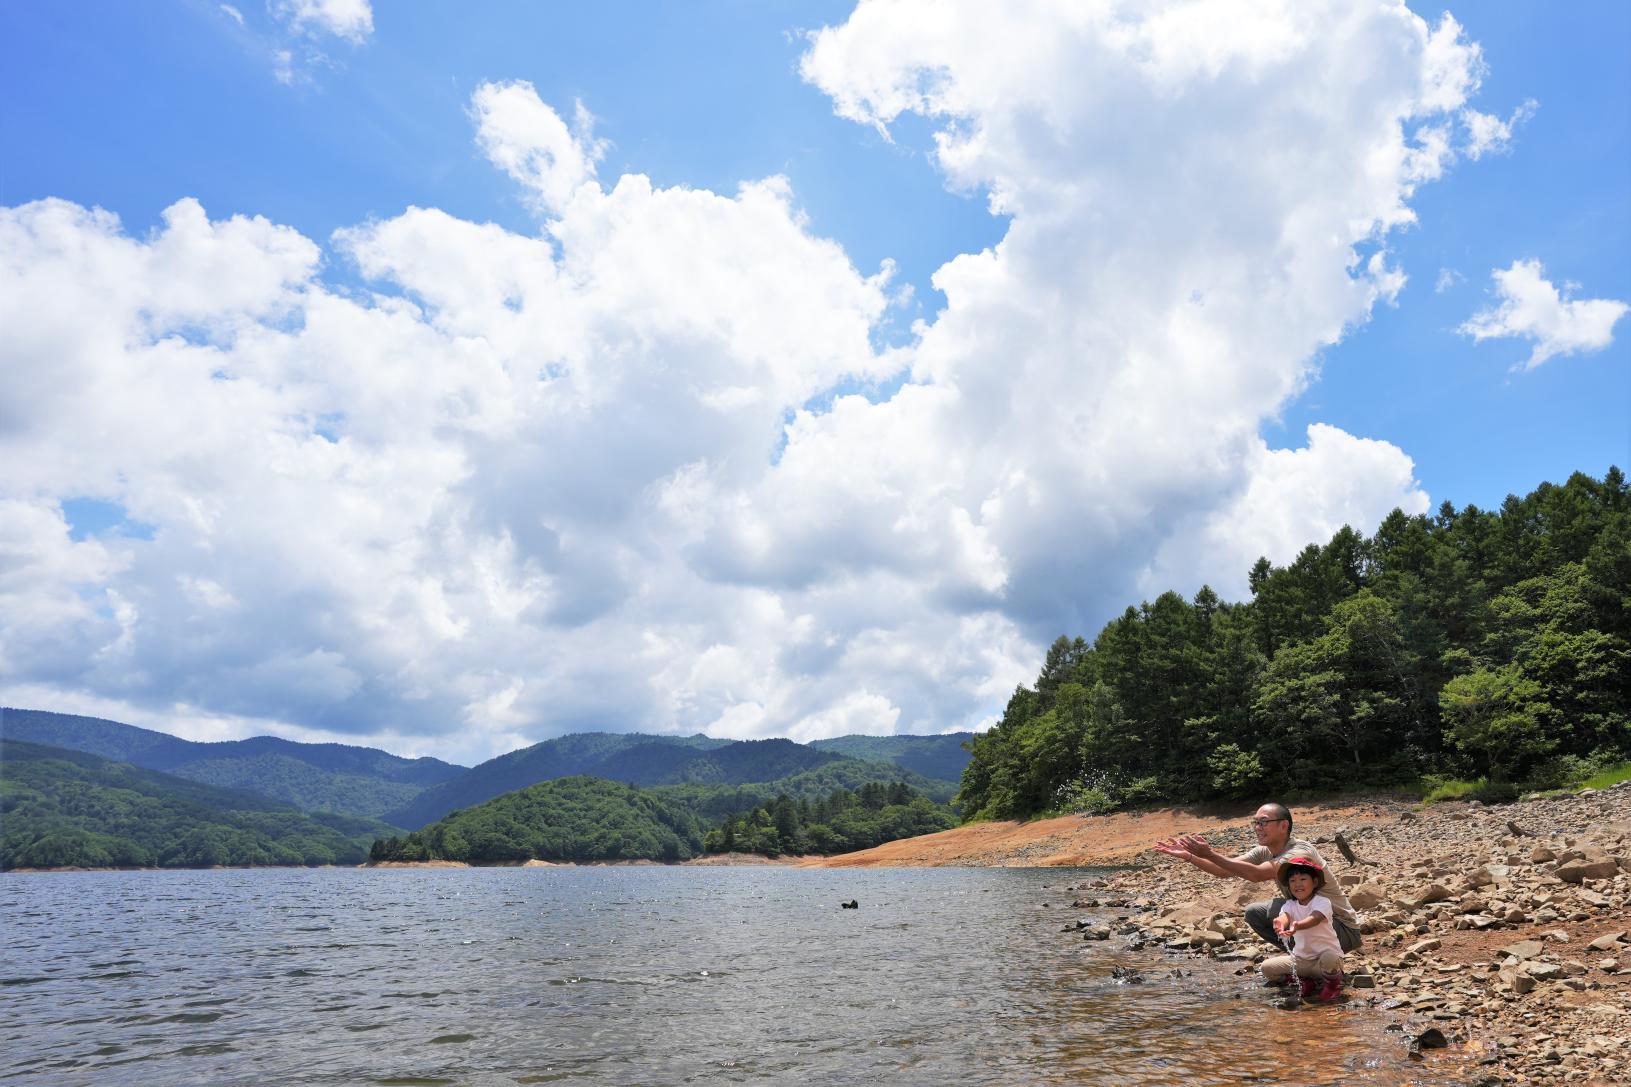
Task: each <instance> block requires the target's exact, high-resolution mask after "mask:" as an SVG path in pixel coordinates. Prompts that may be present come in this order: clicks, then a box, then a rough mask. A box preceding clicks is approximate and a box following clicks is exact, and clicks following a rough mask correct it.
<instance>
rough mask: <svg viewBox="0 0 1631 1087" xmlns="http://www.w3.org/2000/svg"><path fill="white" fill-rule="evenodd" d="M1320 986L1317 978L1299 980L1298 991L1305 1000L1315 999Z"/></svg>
mask: <svg viewBox="0 0 1631 1087" xmlns="http://www.w3.org/2000/svg"><path fill="white" fill-rule="evenodd" d="M1319 984H1320V983H1319V981H1318V979H1316V978H1298V979H1297V989H1298V991H1299V992H1301V993H1302V998H1303V999H1304V1000H1312V999H1314V991H1315V990H1316V989H1317V988H1318V987H1319Z"/></svg>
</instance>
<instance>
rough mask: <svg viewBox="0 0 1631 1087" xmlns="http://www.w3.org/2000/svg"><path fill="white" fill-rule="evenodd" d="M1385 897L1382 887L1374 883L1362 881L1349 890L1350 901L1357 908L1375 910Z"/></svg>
mask: <svg viewBox="0 0 1631 1087" xmlns="http://www.w3.org/2000/svg"><path fill="white" fill-rule="evenodd" d="M1385 898H1386V894H1385V893H1384V892H1383V890H1382V888H1381V887H1378V886H1377V885H1376V884H1374V883H1361V884H1359V885H1358V886H1356V887H1354V888H1353V889H1352V890H1350V891H1349V892H1348V902H1349V904H1351V905H1352V906H1353V908H1354V909H1356V910H1373V909H1375V908H1376V907H1377V906H1380V905H1381V904H1382V902H1383V900H1384V899H1385Z"/></svg>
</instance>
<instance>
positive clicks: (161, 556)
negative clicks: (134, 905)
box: [0, 0, 1481, 759]
mask: <svg viewBox="0 0 1631 1087" xmlns="http://www.w3.org/2000/svg"><path fill="white" fill-rule="evenodd" d="M1480 71H1481V60H1480V58H1479V55H1478V51H1477V48H1476V46H1473V45H1471V44H1470V43H1467V42H1466V41H1465V40H1464V38H1463V37H1462V36H1461V34H1460V30H1459V27H1457V26H1456V24H1455V23H1454V22H1453V20H1450V19H1449V18H1448V17H1445V18H1444V19H1442V20H1441V21H1440V22H1438V23H1437V24H1436V25H1429V24H1428V23H1426V22H1424V21H1423V20H1421V19H1419V18H1417V17H1415V16H1414V15H1412V14H1411V13H1410V12H1409V11H1407V10H1406V9H1405V8H1404V7H1403V6H1402V5H1398V4H1394V3H1375V4H1354V3H1351V2H1348V0H1341V2H1338V0H1331V2H1329V3H1314V2H1299V3H1294V4H1292V3H1288V4H1278V5H1276V4H1261V3H1255V2H1254V3H1245V2H1242V3H1236V4H1219V3H1188V2H1185V3H1180V2H1172V3H1164V4H1151V5H1148V6H1141V7H1137V8H1120V7H1111V6H1098V5H1078V4H1057V5H1047V4H1038V5H1030V6H1024V7H1022V6H1019V5H990V4H984V3H972V2H971V3H928V2H923V3H911V2H903V3H893V4H874V3H863V4H862V5H860V6H859V7H858V8H857V9H856V11H855V12H854V14H853V15H852V16H851V18H850V19H849V20H847V21H846V22H845V23H844V24H843V25H841V26H837V27H832V28H829V29H826V30H823V31H821V32H819V33H817V34H815V35H814V36H813V37H812V38H811V39H810V43H809V50H808V53H807V55H806V57H805V61H804V65H803V73H804V75H805V77H806V78H807V79H808V80H810V81H811V82H812V83H813V84H815V85H816V86H817V87H819V88H820V89H821V90H822V91H824V92H825V93H827V94H828V95H829V96H830V97H831V99H832V101H833V104H834V109H835V111H836V112H837V113H838V114H839V115H840V116H842V117H846V118H851V119H853V120H856V121H859V122H862V123H865V124H868V125H875V126H879V127H881V128H883V129H884V130H885V131H888V130H889V127H890V126H892V125H895V124H896V123H897V121H898V119H899V118H900V117H901V115H902V114H903V113H907V112H914V113H917V114H920V115H921V116H922V117H923V118H925V119H927V121H928V122H929V123H930V124H931V125H932V126H933V127H934V128H935V130H936V132H937V136H936V143H935V147H936V152H935V160H934V161H935V164H936V166H937V168H938V169H939V170H940V171H941V173H942V175H943V177H942V180H943V181H944V183H946V184H949V185H951V186H952V187H954V188H956V189H958V190H959V191H967V192H970V193H980V194H983V196H984V198H985V199H987V200H988V202H989V204H990V206H991V207H992V208H993V209H994V210H996V211H998V212H1000V213H1002V214H1004V215H1007V216H1009V217H1010V219H1009V222H1008V229H1007V232H1006V235H1005V236H1004V238H1003V239H1002V240H1001V242H1000V243H999V244H997V245H995V246H993V247H992V248H990V249H987V250H985V251H982V252H978V253H966V254H963V255H961V256H959V257H957V258H956V259H954V260H952V261H950V262H948V263H947V264H945V265H944V266H943V267H941V268H940V269H939V270H938V271H937V272H936V273H935V274H934V284H935V286H936V287H937V289H938V290H939V291H941V292H942V293H943V294H944V296H945V299H946V303H945V308H944V309H943V310H942V311H941V312H940V313H938V314H936V315H935V316H934V318H933V319H932V320H929V321H925V322H922V323H921V324H919V325H918V326H917V327H916V329H915V330H914V336H913V338H912V340H911V341H910V342H909V343H907V344H905V345H903V346H899V347H894V348H889V349H882V348H878V347H876V346H875V342H874V339H875V334H876V332H877V330H878V329H879V327H880V325H881V323H882V322H883V321H884V320H885V319H886V312H887V310H888V308H889V306H890V304H891V296H892V294H893V293H894V288H893V287H892V286H891V283H890V275H891V266H889V265H887V264H886V265H885V266H883V267H881V268H877V269H860V268H857V267H855V265H854V263H853V262H852V261H851V260H850V258H849V256H848V254H847V253H846V252H845V251H844V249H843V248H842V247H841V246H839V245H838V244H836V243H835V242H833V241H831V240H829V239H826V238H824V237H822V236H821V235H820V233H819V230H818V229H817V227H816V226H814V225H812V224H811V223H810V222H809V221H807V219H806V218H805V217H804V215H803V214H802V213H801V211H800V210H799V206H798V201H797V194H796V192H795V190H794V188H793V185H792V183H791V182H789V181H788V180H787V179H785V178H781V177H770V178H760V179H748V180H745V181H744V182H743V183H742V184H741V185H740V186H739V187H738V188H737V189H736V191H735V192H730V193H716V192H711V191H708V190H705V189H696V188H686V187H674V188H662V187H659V186H656V185H653V184H652V182H651V181H650V180H649V179H648V178H646V177H644V176H641V175H639V174H625V175H623V176H619V177H615V178H612V177H604V178H603V177H601V176H600V171H599V163H600V161H601V155H602V152H601V148H602V144H601V143H600V142H599V141H598V139H597V137H596V136H595V134H594V132H593V125H592V119H591V118H590V116H589V114H588V111H587V110H585V109H583V108H581V107H580V108H578V109H577V110H576V111H575V113H574V116H573V118H572V120H571V121H570V122H568V121H567V120H565V119H563V117H562V116H561V115H560V114H559V113H558V112H557V110H556V109H555V108H554V107H552V106H551V105H550V104H547V103H544V102H542V101H541V100H539V98H538V96H537V93H536V91H535V90H534V88H532V87H531V86H529V85H527V84H525V83H489V84H484V85H483V86H482V87H481V88H480V89H479V90H478V91H477V92H476V94H475V96H474V97H473V99H472V102H471V106H470V109H471V114H472V118H473V121H474V125H475V137H476V141H477V145H478V146H479V147H480V148H481V150H482V151H483V152H484V153H485V154H486V155H487V156H488V157H489V158H490V159H491V160H492V162H493V163H494V164H495V166H497V167H498V168H499V169H501V170H503V171H504V172H505V173H507V174H508V175H509V176H511V177H512V178H513V179H514V180H515V181H516V183H517V184H518V185H519V186H520V188H521V189H522V191H523V193H524V195H526V197H527V198H528V199H530V200H532V201H533V202H534V204H535V206H536V208H537V210H538V212H539V214H540V219H539V223H540V226H539V228H538V232H537V233H536V234H524V233H516V232H511V231H508V230H505V229H503V228H501V227H498V226H495V225H492V224H482V223H474V222H469V221H465V220H462V219H459V218H457V217H455V216H452V215H450V214H448V213H446V212H444V211H441V210H438V209H435V208H409V209H407V210H405V211H404V212H402V213H401V214H400V215H397V216H394V217H391V218H386V219H382V220H378V221H370V222H367V223H364V224H360V225H357V226H355V227H352V228H350V229H347V230H342V231H340V232H338V233H337V234H336V235H335V236H334V237H332V238H330V239H321V240H316V241H314V240H312V239H307V238H304V237H302V236H301V235H300V234H298V233H297V232H295V231H292V230H290V229H288V228H287V227H281V226H278V225H276V224H273V223H270V222H267V221H266V220H264V219H260V218H255V217H232V218H227V219H213V220H212V219H210V218H209V217H208V215H207V213H206V209H204V208H203V207H201V206H200V205H199V204H198V203H197V202H195V201H192V200H189V199H181V200H178V202H177V203H176V204H175V205H174V206H173V207H172V208H170V209H169V211H167V212H166V214H165V219H164V223H163V225H162V226H161V228H160V229H159V230H157V231H155V232H154V233H152V234H151V235H149V236H145V237H133V236H131V235H130V234H129V233H128V232H126V231H125V230H124V228H123V227H122V226H121V224H120V223H119V222H118V220H117V219H116V218H114V217H113V216H111V215H109V214H107V213H105V212H101V211H97V210H95V209H89V208H85V207H80V206H77V205H74V204H70V203H67V202H65V201H60V200H46V201H41V202H36V203H32V204H27V205H24V206H22V207H18V208H10V209H0V326H3V327H5V328H6V329H7V336H6V337H5V338H4V340H3V341H0V503H4V504H7V505H6V508H7V509H15V510H19V511H22V512H21V513H19V515H18V518H17V519H15V520H14V521H13V523H12V524H11V525H9V526H7V527H6V528H5V530H4V531H5V532H6V533H8V534H7V535H5V536H3V537H0V562H3V563H5V564H7V565H5V566H4V567H0V594H4V596H3V599H0V700H4V701H11V702H13V703H16V702H18V701H26V704H32V705H55V706H58V707H70V706H82V707H83V706H94V707H99V708H100V709H101V712H110V708H111V709H118V708H120V707H123V709H122V710H121V712H113V713H111V715H113V716H121V715H122V716H124V717H125V718H126V719H131V720H136V721H139V722H148V721H154V720H160V721H165V722H169V723H170V725H171V727H175V728H177V729H180V730H183V731H185V730H189V729H190V730H191V731H192V732H193V733H194V734H200V735H204V734H207V735H218V734H220V732H222V731H223V730H225V731H232V730H233V729H239V730H241V731H247V730H249V729H251V728H253V729H254V730H256V731H265V730H267V729H274V730H281V731H283V732H284V733H285V734H288V735H298V736H310V737H322V738H329V737H333V736H337V735H345V736H348V737H351V738H353V740H363V741H367V742H375V743H380V744H382V745H384V746H387V747H391V748H392V749H395V750H405V751H413V752H429V753H435V754H441V755H443V756H447V757H453V758H459V759H476V758H481V757H485V756H486V755H489V754H493V753H496V752H497V751H500V750H505V749H507V748H509V747H512V746H514V745H515V744H516V743H518V742H519V741H521V740H523V739H539V738H543V737H545V736H549V735H555V734H559V733H561V732H566V731H572V730H581V729H594V728H611V729H633V728H639V729H645V730H666V729H674V730H684V731H692V730H697V729H702V730H706V731H709V732H712V733H715V734H719V735H732V736H762V735H792V736H795V737H804V738H813V737H817V736H824V735H833V734H836V733H839V732H844V731H879V732H883V731H901V732H931V731H943V730H947V729H954V728H959V727H970V726H973V725H977V724H980V723H981V722H983V721H985V720H988V719H989V718H990V716H991V715H992V714H993V713H995V712H997V711H999V710H1000V708H1001V705H1002V703H1003V701H1004V700H1005V699H1006V697H1007V695H1008V694H1009V692H1011V691H1012V689H1013V687H1014V685H1015V684H1016V683H1018V682H1021V681H1024V680H1028V679H1030V678H1031V677H1033V676H1034V674H1035V670H1036V667H1037V664H1038V661H1039V659H1040V653H1041V648H1042V647H1043V646H1045V645H1046V643H1047V642H1048V641H1050V640H1051V639H1052V638H1053V637H1054V636H1055V635H1057V634H1059V633H1066V632H1068V633H1073V634H1074V633H1080V634H1084V635H1087V636H1092V635H1093V634H1095V633H1096V632H1097V628H1098V625H1099V624H1100V623H1102V622H1103V621H1104V619H1105V618H1107V617H1108V616H1109V615H1111V614H1114V613H1116V612H1119V611H1120V609H1121V608H1122V607H1124V606H1125V605H1126V604H1128V603H1130V602H1133V601H1135V600H1136V599H1137V596H1138V594H1140V593H1150V592H1155V591H1159V590H1161V589H1164V588H1167V587H1174V588H1180V589H1184V590H1186V591H1189V590H1192V589H1193V588H1194V587H1196V586H1198V584H1199V583H1200V582H1201V581H1203V580H1205V581H1211V582H1212V583H1213V584H1214V585H1218V586H1220V587H1228V586H1231V585H1235V584H1238V581H1239V580H1240V579H1241V578H1243V577H1244V574H1245V570H1246V568H1247V567H1248V566H1249V564H1250V562H1251V560H1252V559H1254V558H1255V557H1256V556H1257V555H1259V554H1265V553H1266V554H1269V555H1270V556H1271V557H1274V558H1277V559H1278V558H1289V557H1290V555H1291V554H1293V553H1294V552H1295V550H1296V549H1297V548H1298V547H1300V546H1301V545H1302V544H1304V543H1306V542H1308V541H1310V540H1315V539H1320V538H1322V537H1324V536H1327V535H1329V532H1330V531H1331V529H1332V528H1333V527H1335V526H1336V525H1338V524H1340V523H1343V522H1347V523H1352V524H1355V525H1357V526H1360V527H1368V526H1369V525H1371V524H1373V523H1374V522H1375V521H1376V520H1378V519H1379V518H1380V517H1381V516H1383V515H1384V514H1385V513H1386V512H1387V511H1388V510H1390V509H1391V508H1393V507H1394V506H1395V505H1404V506H1405V507H1406V508H1409V509H1419V508H1422V507H1423V505H1424V503H1425V496H1424V495H1422V493H1421V491H1420V488H1419V487H1418V486H1417V485H1416V484H1415V483H1414V481H1413V479H1412V468H1411V464H1410V461H1409V458H1408V456H1407V455H1406V454H1405V453H1404V452H1403V451H1401V450H1399V449H1397V448H1395V447H1393V446H1391V445H1388V444H1387V443H1385V442H1378V441H1373V440H1369V439H1366V438H1364V437H1363V436H1356V435H1349V434H1347V433H1344V432H1343V431H1340V430H1337V429H1335V428H1331V427H1320V426H1316V427H1314V428H1311V429H1310V431H1309V434H1308V441H1307V444H1306V445H1305V446H1304V447H1302V448H1298V449H1286V450H1273V449H1269V448H1268V447H1267V446H1266V445H1265V444H1264V442H1263V440H1262V438H1261V437H1260V431H1261V428H1262V426H1263V424H1264V423H1265V421H1266V420H1270V419H1273V418H1275V417H1276V415H1277V413H1278V412H1279V411H1280V409H1281V408H1282V407H1283V406H1284V405H1285V404H1286V402H1287V401H1288V400H1289V398H1291V397H1293V396H1295V395H1296V394H1297V393H1298V392H1299V391H1301V390H1302V389H1303V388H1305V387H1306V385H1307V383H1308V382H1309V381H1311V380H1312V379H1313V378H1314V376H1315V375H1316V370H1315V366H1316V363H1315V360H1316V359H1317V357H1318V353H1319V351H1320V350H1321V349H1322V348H1323V347H1325V346H1327V345H1329V344H1332V343H1334V342H1336V341H1338V340H1339V339H1341V338H1342V337H1343V336H1345V335H1347V334H1348V333H1349V332H1350V331H1351V330H1352V329H1353V328H1355V327H1356V326H1358V325H1360V324H1362V323H1363V322H1364V321H1366V320H1367V319H1368V317H1369V315H1370V312H1371V310H1372V308H1373V307H1374V306H1375V304H1376V303H1377V302H1379V301H1386V300H1389V299H1391V298H1393V297H1395V296H1396V295H1397V293H1398V291H1399V289H1400V287H1401V285H1402V283H1403V277H1402V274H1401V273H1400V272H1399V271H1398V270H1397V268H1396V267H1395V266H1394V265H1393V264H1392V263H1391V262H1390V260H1389V258H1388V255H1387V249H1386V247H1387V240H1388V236H1389V232H1390V231H1392V230H1393V229H1395V228H1397V227H1400V226H1403V225H1406V224H1408V223H1410V222H1411V221H1412V220H1413V217H1414V212H1413V211H1412V210H1411V208H1410V199H1411V197H1412V195H1413V194H1414V192H1415V191H1416V189H1417V188H1418V187H1419V186H1420V185H1422V184H1424V183H1427V182H1428V181H1430V180H1431V179H1432V178H1433V177H1435V176H1438V174H1439V173H1441V172H1442V171H1443V169H1444V168H1445V167H1446V166H1447V165H1448V164H1449V163H1450V162H1451V161H1453V159H1454V158H1455V156H1456V154H1457V152H1456V151H1455V150H1454V148H1453V146H1452V141H1451V140H1450V138H1449V135H1448V133H1449V132H1450V131H1451V129H1452V126H1453V124H1454V123H1455V121H1456V119H1457V118H1458V117H1459V116H1460V111H1461V110H1463V109H1464V108H1466V106H1467V101H1468V97H1469V96H1470V95H1471V94H1472V93H1473V91H1474V89H1475V88H1476V86H1477V82H1478V77H1479V74H1480ZM925 181H926V183H931V184H932V183H937V182H936V181H935V180H934V179H932V178H926V179H925ZM864 195H865V194H857V198H864ZM340 262H344V263H348V264H350V265H351V266H353V267H355V269H356V270H358V271H359V272H360V273H361V275H362V276H363V277H364V280H365V282H366V283H367V284H368V285H369V288H370V289H367V290H362V291H357V290H355V289H353V288H345V289H341V288H337V287H333V286H330V285H329V284H328V283H327V282H326V281H325V279H324V269H325V267H327V266H329V265H331V264H334V263H340ZM75 498H93V499H96V500H98V501H100V502H103V503H107V504H111V505H114V506H117V507H120V508H122V509H123V510H124V511H125V513H126V515H127V516H128V518H129V519H130V520H132V521H137V522H140V523H141V524H144V525H147V526H151V528H152V531H151V533H150V534H147V535H144V536H142V537H140V538H138V537H134V536H131V537H126V536H107V535H104V536H96V537H93V538H89V539H81V540H75V539H73V533H71V532H70V528H69V520H70V517H69V514H68V512H67V510H66V508H65V506H64V503H67V502H69V500H71V499H75ZM1231 579H1234V580H1231ZM234 723H236V724H234Z"/></svg>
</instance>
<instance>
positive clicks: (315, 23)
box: [240, 0, 374, 45]
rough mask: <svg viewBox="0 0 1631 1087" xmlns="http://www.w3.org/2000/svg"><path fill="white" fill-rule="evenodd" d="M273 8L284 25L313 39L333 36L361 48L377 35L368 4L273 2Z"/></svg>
mask: <svg viewBox="0 0 1631 1087" xmlns="http://www.w3.org/2000/svg"><path fill="white" fill-rule="evenodd" d="M269 7H270V10H271V12H272V15H273V17H274V18H276V19H277V20H278V21H279V22H280V23H282V24H283V25H285V26H287V27H288V28H289V29H291V30H293V31H295V32H296V33H301V34H306V35H308V36H311V37H319V36H323V35H332V36H334V37H336V38H342V39H344V40H345V41H348V42H351V43H352V44H353V45H361V44H362V43H363V42H365V41H367V40H368V36H369V35H370V34H372V33H373V32H374V11H373V9H372V8H371V7H370V6H369V4H368V0H272V2H271V3H270V5H269ZM241 21H242V20H241V18H240V22H241Z"/></svg>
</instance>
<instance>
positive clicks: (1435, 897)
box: [1348, 883, 1453, 910]
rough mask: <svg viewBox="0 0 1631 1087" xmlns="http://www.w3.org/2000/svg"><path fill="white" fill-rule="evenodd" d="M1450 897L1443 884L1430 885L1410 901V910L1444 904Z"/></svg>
mask: <svg viewBox="0 0 1631 1087" xmlns="http://www.w3.org/2000/svg"><path fill="white" fill-rule="evenodd" d="M1452 897H1453V896H1452V895H1451V894H1450V889H1449V888H1448V887H1446V886H1444V884H1442V883H1431V884H1428V885H1427V887H1425V888H1424V889H1423V890H1422V891H1420V892H1419V893H1418V894H1417V895H1416V897H1415V898H1414V899H1412V900H1411V909H1416V910H1419V909H1421V908H1422V907H1423V906H1428V905H1431V904H1432V903H1434V902H1444V901H1447V900H1448V899H1450V898H1452ZM1348 901H1350V902H1352V901H1353V899H1351V898H1350V899H1349V900H1348Z"/></svg>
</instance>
